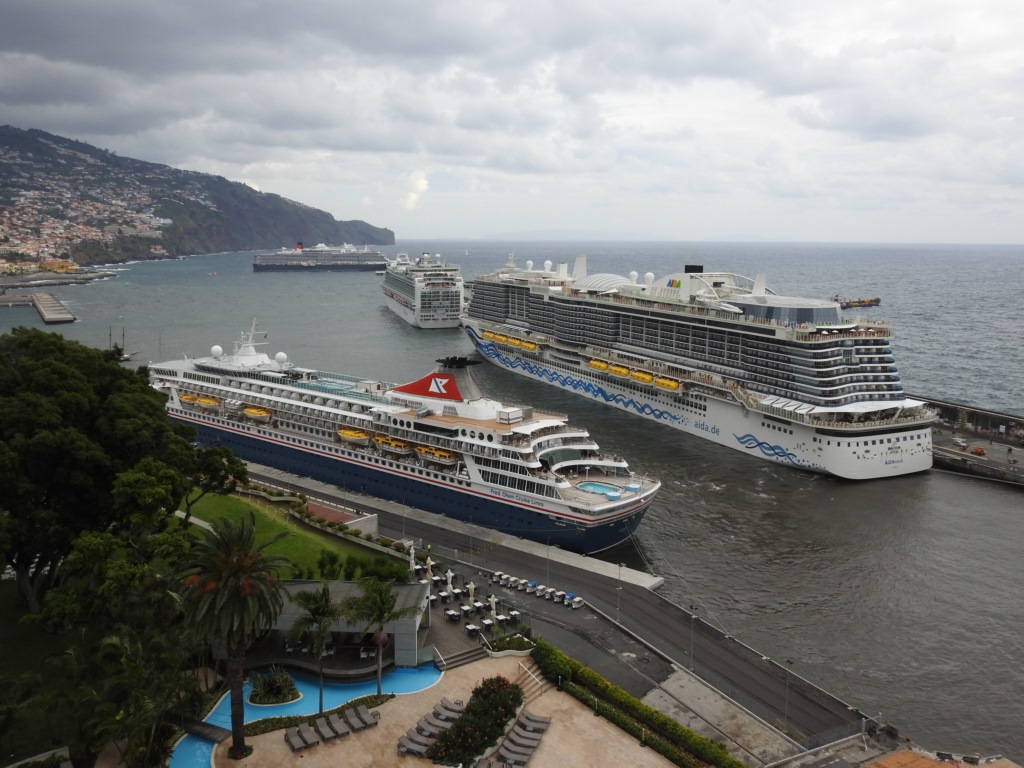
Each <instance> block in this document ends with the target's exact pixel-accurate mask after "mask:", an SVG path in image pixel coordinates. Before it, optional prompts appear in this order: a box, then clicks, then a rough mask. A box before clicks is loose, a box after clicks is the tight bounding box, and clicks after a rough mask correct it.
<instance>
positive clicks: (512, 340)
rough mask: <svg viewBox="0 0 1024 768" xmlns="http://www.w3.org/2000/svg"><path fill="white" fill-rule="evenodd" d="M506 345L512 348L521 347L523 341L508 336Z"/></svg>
mask: <svg viewBox="0 0 1024 768" xmlns="http://www.w3.org/2000/svg"><path fill="white" fill-rule="evenodd" d="M508 343H509V344H511V345H512V346H513V347H521V346H523V340H522V339H517V338H516V337H515V336H509V337H508Z"/></svg>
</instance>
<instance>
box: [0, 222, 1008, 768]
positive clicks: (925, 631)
mask: <svg viewBox="0 0 1024 768" xmlns="http://www.w3.org/2000/svg"><path fill="white" fill-rule="evenodd" d="M384 250H385V252H386V253H387V254H388V255H393V254H394V253H395V252H396V251H397V250H403V251H407V252H409V253H410V254H411V255H418V254H419V253H421V252H422V251H430V252H432V253H440V254H442V256H444V257H445V258H446V259H447V260H448V261H451V262H454V263H458V264H461V265H462V267H463V273H464V275H466V276H467V277H472V276H473V275H475V274H478V273H481V272H485V271H489V270H490V269H493V268H494V267H496V266H498V265H500V264H501V263H503V262H504V261H505V260H506V259H507V258H508V257H509V255H510V254H514V255H515V257H516V259H517V261H518V263H520V264H523V263H525V262H526V261H528V260H532V261H533V262H534V263H535V264H538V265H539V264H541V263H543V262H544V261H547V260H550V261H552V262H555V263H558V262H563V261H565V262H568V263H569V264H570V265H571V264H572V263H573V261H574V259H575V258H576V256H578V255H580V254H586V255H587V258H588V271H589V272H590V273H597V272H614V273H617V274H629V273H630V272H633V271H635V272H637V273H638V274H639V275H643V274H644V273H645V272H648V271H650V272H653V273H654V274H655V275H664V274H668V273H670V272H674V271H681V269H682V267H683V265H684V264H701V265H703V266H704V267H706V268H707V269H709V270H722V271H730V272H737V273H740V274H745V275H748V276H750V277H754V276H755V275H756V274H758V273H763V274H765V276H766V278H767V281H768V285H769V287H771V288H773V289H774V290H776V291H777V292H779V293H788V294H795V295H804V296H816V297H820V298H827V297H830V296H832V295H833V294H835V293H840V294H843V295H846V296H851V297H859V296H864V297H868V296H879V297H881V299H882V303H881V306H879V307H877V308H872V309H865V310H862V312H863V314H864V315H865V316H867V317H871V318H876V319H883V320H887V321H889V322H891V323H892V325H893V327H894V329H895V332H896V338H895V342H894V348H895V356H896V360H897V364H898V365H899V368H900V372H901V375H902V378H903V381H904V384H905V386H906V387H907V389H908V390H909V391H910V392H912V393H914V394H918V395H925V396H928V397H935V398H941V399H946V400H952V401H956V402H964V403H969V404H971V405H975V406H979V407H983V408H988V409H992V410H996V411H1002V412H1006V413H1010V414H1016V415H1018V416H1021V420H1022V421H1024V402H1022V398H1021V394H1022V385H1024V358H1022V356H1021V355H1020V354H1019V352H1018V350H1017V346H1016V339H1017V337H1018V336H1019V327H1018V325H1017V322H1016V310H1017V308H1018V307H1019V306H1021V299H1020V297H1021V296H1022V295H1024V247H1010V246H957V245H941V246H935V245H927V246H925V245H921V246H912V245H898V246H894V245H881V244H880V245H810V244H763V243H756V244H747V243H743V244H733V243H597V242H579V243H561V242H559V243H537V242H529V243H526V242H523V243H515V242H470V241H418V242H413V241H407V242H402V243H400V244H399V246H398V247H397V248H395V247H392V248H387V249H384ZM378 284H379V278H378V277H377V276H376V275H374V274H373V273H363V274H320V275H303V274H266V273H261V274H254V273H253V272H252V269H251V254H246V253H237V254H216V255H206V256H193V257H189V258H188V259H187V260H180V261H164V262H150V263H144V264H134V265H127V266H125V267H123V268H120V269H119V271H118V272H117V273H116V277H115V278H113V279H111V280H106V281H103V282H100V283H94V284H92V285H87V286H61V287H58V288H49V289H45V290H49V291H52V292H54V293H56V294H57V295H58V296H59V297H60V298H61V299H63V300H65V301H66V302H67V303H68V304H69V306H70V307H71V308H72V310H73V311H74V312H75V313H76V315H77V316H78V317H79V322H77V323H74V324H72V325H68V326H53V327H50V328H47V330H55V331H57V332H60V333H62V334H64V335H65V336H67V337H69V338H73V339H76V340H79V341H82V342H83V343H87V344H90V345H93V346H97V347H106V346H108V344H110V343H111V341H113V342H115V343H120V342H121V339H122V333H123V337H124V344H125V347H126V349H127V350H129V351H137V352H138V354H137V356H136V358H135V362H137V363H145V362H150V361H152V362H158V361H160V360H167V359H175V358H180V357H181V356H182V355H190V356H198V355H205V354H208V353H209V349H210V347H211V346H213V345H214V344H219V345H221V346H223V347H225V348H230V344H231V342H232V341H233V340H235V339H237V338H238V336H239V334H240V332H241V331H242V330H243V329H245V328H248V326H249V324H250V323H251V322H252V319H253V318H254V317H255V318H257V319H258V321H259V327H260V328H261V329H262V330H265V331H267V332H269V335H270V339H269V340H270V347H269V349H268V351H270V352H271V354H274V353H276V352H278V351H284V352H286V353H287V354H288V356H289V358H290V359H291V360H292V361H293V362H295V363H297V364H299V365H304V366H310V367H316V368H320V369H322V370H335V371H343V372H347V373H355V374H363V375H366V376H372V377H375V378H383V379H386V380H390V381H396V382H404V381H409V380H412V379H415V378H418V377H419V376H420V375H422V374H423V373H425V372H427V371H429V370H431V369H432V368H433V366H434V361H435V360H436V359H437V358H439V357H442V356H447V355H452V354H468V353H470V352H471V351H472V347H471V345H470V344H469V342H468V341H467V340H466V339H465V337H464V336H463V335H462V332H461V331H460V330H458V329H453V330H438V331H420V330H417V329H414V328H411V327H410V326H408V325H406V324H405V323H404V322H403V321H401V320H400V319H398V318H397V317H396V316H394V315H393V314H392V313H390V312H389V311H388V310H387V309H386V308H385V307H384V305H383V301H382V300H381V296H380V292H379V287H378ZM17 325H26V326H33V327H39V328H46V326H43V325H42V322H41V321H40V320H39V318H38V315H37V314H36V313H35V311H34V310H31V309H8V308H0V331H7V330H9V329H10V328H11V327H14V326H17ZM474 372H475V373H476V375H477V377H478V379H479V380H480V382H481V384H482V385H483V386H484V388H485V390H486V391H488V393H489V394H491V395H492V396H494V397H496V398H498V399H502V400H505V401H509V402H518V403H533V404H536V405H538V406H543V407H546V408H552V409H554V410H557V411H561V412H564V413H568V414H569V415H570V418H571V420H572V421H573V422H574V423H579V424H582V425H585V426H586V427H587V428H588V429H589V430H590V432H591V433H592V434H593V435H594V437H595V438H596V440H597V441H598V442H599V443H600V444H601V446H602V448H606V449H609V450H612V451H614V452H616V453H621V454H622V455H624V456H625V457H627V459H628V460H629V461H630V463H631V465H632V466H633V467H634V468H635V469H637V470H640V471H645V472H648V473H650V474H654V475H657V476H658V477H660V478H661V479H662V481H663V483H664V486H663V490H662V492H661V494H660V495H659V498H658V499H657V500H656V502H655V504H654V505H653V507H652V509H651V511H650V513H649V514H648V516H647V518H646V520H645V522H644V525H643V526H641V529H640V532H639V534H638V549H637V551H636V552H632V551H630V552H616V553H613V554H612V555H610V557H612V558H614V559H615V560H616V561H618V562H628V563H630V564H632V565H635V566H638V567H643V566H645V565H648V566H649V567H651V568H652V569H653V570H654V571H655V572H656V573H658V574H660V575H662V576H664V578H665V580H666V582H665V586H664V587H663V594H665V595H666V596H667V597H669V598H670V599H672V600H674V601H675V602H677V603H680V604H683V605H697V606H698V609H699V612H700V614H701V615H702V617H704V618H705V619H707V620H709V621H712V622H713V623H716V624H717V625H718V626H720V627H722V628H723V629H725V630H726V631H727V632H728V633H729V634H732V635H733V636H735V637H737V638H738V639H740V640H742V641H743V642H745V643H747V644H749V645H751V646H753V647H755V648H757V649H758V650H760V651H762V652H764V653H766V654H767V655H769V656H771V657H772V658H775V659H786V660H788V661H792V667H791V669H792V670H793V672H794V673H795V674H799V675H801V676H803V677H805V678H807V679H809V680H811V681H812V682H814V683H816V684H818V685H820V686H822V687H824V688H826V689H827V690H829V691H831V692H832V693H834V694H836V695H837V696H839V697H841V698H843V699H845V700H846V701H848V702H849V703H851V704H853V705H856V706H857V707H859V708H860V709H862V710H863V711H866V712H869V713H872V714H880V715H881V716H882V718H883V719H885V720H887V721H889V722H891V723H893V724H895V725H896V726H897V727H898V728H899V729H900V731H901V732H902V733H904V734H905V735H908V736H910V737H911V738H913V739H914V740H916V741H918V742H919V743H921V744H923V745H925V746H926V747H929V748H933V749H940V750H949V751H953V752H968V753H973V752H975V751H978V752H981V753H982V754H986V755H988V754H1005V755H1007V756H1009V757H1011V758H1013V759H1015V760H1017V761H1018V762H1022V761H1024V732H1022V730H1021V728H1020V723H1021V720H1022V715H1024V703H1022V702H1024V665H1022V664H1021V663H1020V659H1021V658H1024V640H1022V633H1021V631H1020V630H1021V628H1022V627H1024V569H1022V568H1021V567H1020V566H1019V565H1018V560H1019V545H1018V542H1019V541H1020V539H1021V532H1022V530H1024V514H1022V506H1024V505H1022V503H1021V502H1022V498H1024V497H1022V491H1021V489H1018V488H1013V487H1007V486H1003V485H999V484H993V483H986V482H981V481H977V480H973V479H970V478H965V477H960V476H956V475H950V474H946V473H941V472H929V473H925V474H921V475H915V476H912V477H905V478H896V479H893V480H887V481H879V482H868V483H848V482H842V481H838V480H834V479H831V478H827V477H820V476H817V475H812V474H808V473H801V472H797V471H793V470H789V469H785V468H783V467H776V466H771V465H768V464H765V463H764V462H759V461H757V460H754V459H752V458H749V457H746V456H743V455H741V454H740V453H738V452H735V451H731V450H728V449H725V448H720V447H718V446H714V445H711V444H709V443H707V442H705V441H701V440H698V439H696V438H692V437H690V436H687V435H683V434H681V433H679V432H677V431H675V430H672V429H671V428H669V427H664V426H660V425H653V424H650V423H648V422H646V421H642V420H640V419H637V418H635V417H632V416H629V415H628V414H624V413H620V412H618V411H615V410H612V409H610V408H606V407H602V406H600V405H598V404H596V403H591V402H589V401H587V400H584V399H583V398H579V397H576V396H573V395H570V394H567V393H563V392H560V391H558V390H555V389H554V388H552V387H547V386H544V385H541V384H537V383H533V382H529V381H527V380H525V379H522V378H520V377H518V376H514V375H512V374H508V373H506V372H504V371H500V370H498V369H496V368H494V367H493V366H489V365H481V366H478V367H477V368H476V369H474Z"/></svg>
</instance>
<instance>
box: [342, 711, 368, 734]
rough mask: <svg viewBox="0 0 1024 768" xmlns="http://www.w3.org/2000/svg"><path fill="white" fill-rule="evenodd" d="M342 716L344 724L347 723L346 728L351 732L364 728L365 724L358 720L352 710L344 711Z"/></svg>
mask: <svg viewBox="0 0 1024 768" xmlns="http://www.w3.org/2000/svg"><path fill="white" fill-rule="evenodd" d="M343 714H344V716H345V722H346V723H348V727H349V728H351V729H352V730H353V731H361V730H363V728H365V727H366V723H364V722H363V721H362V720H360V719H359V715H357V714H356V711H355V710H354V709H346V710H345V711H344V713H343Z"/></svg>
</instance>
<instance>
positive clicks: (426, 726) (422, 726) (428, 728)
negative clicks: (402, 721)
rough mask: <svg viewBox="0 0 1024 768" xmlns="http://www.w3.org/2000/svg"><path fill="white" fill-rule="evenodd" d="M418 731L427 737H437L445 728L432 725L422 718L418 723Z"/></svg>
mask: <svg viewBox="0 0 1024 768" xmlns="http://www.w3.org/2000/svg"><path fill="white" fill-rule="evenodd" d="M416 730H417V731H419V732H420V733H423V734H426V735H427V736H431V737H434V736H437V735H438V734H440V733H441V731H443V730H444V728H438V727H437V726H435V725H431V724H430V723H428V722H427V720H426V718H420V721H419V722H418V723H416Z"/></svg>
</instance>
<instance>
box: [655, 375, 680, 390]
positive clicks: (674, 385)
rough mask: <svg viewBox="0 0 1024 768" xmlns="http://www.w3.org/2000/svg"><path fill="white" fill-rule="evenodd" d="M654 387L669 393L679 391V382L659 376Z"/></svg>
mask: <svg viewBox="0 0 1024 768" xmlns="http://www.w3.org/2000/svg"><path fill="white" fill-rule="evenodd" d="M654 386H656V387H661V388H662V389H667V390H668V391H669V392H678V391H679V382H678V381H676V380H675V379H670V378H668V377H667V376H659V377H658V378H656V379H655V380H654Z"/></svg>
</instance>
